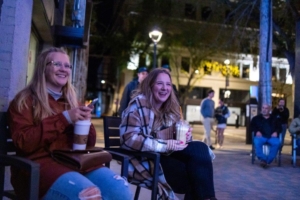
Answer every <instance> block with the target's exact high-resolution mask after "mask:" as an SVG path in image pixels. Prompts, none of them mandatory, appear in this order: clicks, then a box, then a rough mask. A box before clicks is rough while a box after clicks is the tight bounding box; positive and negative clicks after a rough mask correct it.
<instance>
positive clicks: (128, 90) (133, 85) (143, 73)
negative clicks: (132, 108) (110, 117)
mask: <svg viewBox="0 0 300 200" xmlns="http://www.w3.org/2000/svg"><path fill="white" fill-rule="evenodd" d="M147 75H148V69H147V67H140V68H139V69H138V73H137V76H138V77H137V78H135V79H133V80H132V81H130V82H129V83H128V84H127V85H126V87H125V88H124V91H123V94H122V98H121V101H120V108H119V111H118V113H119V116H122V112H123V111H124V110H125V109H126V108H127V106H128V103H129V101H130V99H131V95H132V93H133V91H134V90H135V89H137V88H138V86H139V84H141V82H142V81H143V80H144V78H146V77H147Z"/></svg>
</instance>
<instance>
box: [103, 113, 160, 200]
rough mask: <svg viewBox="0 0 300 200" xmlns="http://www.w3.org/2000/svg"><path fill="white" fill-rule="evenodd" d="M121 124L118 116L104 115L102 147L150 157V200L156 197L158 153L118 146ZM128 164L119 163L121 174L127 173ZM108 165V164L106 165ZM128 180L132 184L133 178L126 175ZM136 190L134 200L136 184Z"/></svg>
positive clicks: (137, 195)
mask: <svg viewBox="0 0 300 200" xmlns="http://www.w3.org/2000/svg"><path fill="white" fill-rule="evenodd" d="M120 124H121V118H120V117H112V116H105V117H104V118H103V125H104V148H105V149H106V150H107V151H110V152H118V153H121V154H125V155H127V156H128V157H129V158H130V157H146V158H148V159H152V160H153V163H154V172H153V174H154V175H153V179H152V180H153V181H152V184H151V186H150V187H149V188H147V189H150V190H151V200H155V199H157V189H158V187H157V183H158V172H159V163H160V154H159V153H155V152H137V151H129V150H125V149H122V148H121V147H120V145H121V143H120V132H119V125H120ZM128 165H129V163H126V162H123V163H122V165H121V171H122V172H121V174H124V175H125V174H126V175H127V174H128ZM108 167H109V166H108ZM127 178H128V181H129V182H132V184H134V182H135V181H134V180H132V178H131V177H127ZM136 187H137V188H136V192H135V195H134V200H137V199H138V198H139V193H140V190H141V186H140V185H136Z"/></svg>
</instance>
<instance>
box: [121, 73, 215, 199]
mask: <svg viewBox="0 0 300 200" xmlns="http://www.w3.org/2000/svg"><path fill="white" fill-rule="evenodd" d="M179 120H180V107H179V104H178V101H177V98H176V96H175V94H174V91H173V88H172V80H171V76H170V74H169V72H167V71H166V70H164V69H158V68H157V69H154V70H152V71H151V72H150V73H149V74H148V76H147V77H146V78H145V79H144V81H143V82H142V83H141V85H140V86H139V88H138V90H137V92H136V93H135V94H134V95H133V98H132V100H131V101H130V102H129V105H128V107H127V108H126V109H125V110H124V112H123V116H122V123H121V125H120V135H121V144H122V148H125V149H128V150H132V151H154V152H159V153H161V157H160V158H161V159H160V164H161V168H162V169H163V173H162V171H161V173H160V178H159V184H158V187H159V190H158V191H159V197H158V199H177V197H179V198H182V199H183V198H184V199H186V200H188V199H191V200H194V199H199V200H201V199H211V200H212V199H216V198H215V191H214V183H213V166H212V160H211V157H210V154H209V148H208V146H207V145H206V144H205V143H203V142H200V141H192V133H191V131H192V130H191V128H190V129H189V130H188V131H187V133H186V141H187V143H184V142H183V141H180V140H176V139H175V138H174V132H175V123H176V122H178V121H179ZM131 163H132V168H131V170H132V171H129V174H130V175H131V176H136V175H137V176H138V177H136V178H139V180H140V184H141V185H143V184H146V185H149V182H150V183H151V180H149V176H151V167H149V166H152V163H151V161H150V160H143V159H138V158H133V159H131ZM147 166H148V167H147ZM175 193H176V194H175Z"/></svg>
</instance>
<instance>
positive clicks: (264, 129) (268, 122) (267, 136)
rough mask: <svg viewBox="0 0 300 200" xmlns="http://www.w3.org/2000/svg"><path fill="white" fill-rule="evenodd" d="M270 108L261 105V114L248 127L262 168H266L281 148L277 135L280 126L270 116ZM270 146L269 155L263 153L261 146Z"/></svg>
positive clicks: (275, 119)
mask: <svg viewBox="0 0 300 200" xmlns="http://www.w3.org/2000/svg"><path fill="white" fill-rule="evenodd" d="M270 111H271V106H270V105H268V104H263V105H262V107H261V114H259V115H256V116H255V117H253V118H252V120H251V124H250V127H251V129H252V131H253V132H254V148H255V152H256V156H257V157H258V159H259V160H260V162H261V163H260V164H261V166H262V167H263V168H266V167H267V166H268V165H269V164H270V163H271V162H272V161H273V160H274V158H275V157H276V155H277V152H278V150H279V148H280V146H281V143H280V140H279V138H278V137H279V134H280V132H281V125H280V123H279V121H278V119H277V118H276V117H274V116H273V115H270ZM266 143H267V144H269V145H270V152H269V155H268V156H267V155H265V154H264V153H263V145H264V144H266Z"/></svg>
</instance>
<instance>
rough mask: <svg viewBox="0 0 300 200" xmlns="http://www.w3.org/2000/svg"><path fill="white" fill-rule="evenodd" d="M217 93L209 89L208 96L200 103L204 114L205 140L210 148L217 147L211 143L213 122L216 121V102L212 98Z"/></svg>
mask: <svg viewBox="0 0 300 200" xmlns="http://www.w3.org/2000/svg"><path fill="white" fill-rule="evenodd" d="M214 95H215V91H214V90H209V91H208V93H207V97H206V98H205V99H203V100H202V101H201V104H200V112H201V115H202V116H203V127H204V137H203V140H202V141H203V142H205V143H206V144H207V145H208V146H209V148H210V149H212V150H213V149H215V148H214V147H213V146H212V144H211V139H210V132H211V129H212V124H213V121H214V110H215V102H214V101H213V100H212V98H213V97H214Z"/></svg>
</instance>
